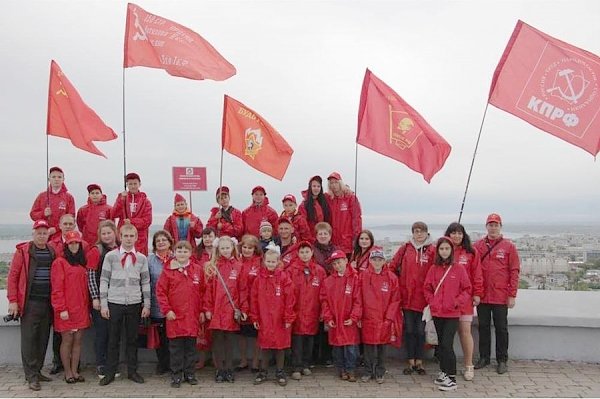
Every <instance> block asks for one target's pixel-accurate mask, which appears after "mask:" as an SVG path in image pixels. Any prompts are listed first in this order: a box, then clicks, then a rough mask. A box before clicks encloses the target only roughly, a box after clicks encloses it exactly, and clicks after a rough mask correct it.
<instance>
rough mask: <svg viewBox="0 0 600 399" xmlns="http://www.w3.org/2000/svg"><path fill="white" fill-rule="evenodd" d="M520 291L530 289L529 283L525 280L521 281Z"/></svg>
mask: <svg viewBox="0 0 600 399" xmlns="http://www.w3.org/2000/svg"><path fill="white" fill-rule="evenodd" d="M519 289H521V290H526V289H529V282H528V281H527V280H525V279H519Z"/></svg>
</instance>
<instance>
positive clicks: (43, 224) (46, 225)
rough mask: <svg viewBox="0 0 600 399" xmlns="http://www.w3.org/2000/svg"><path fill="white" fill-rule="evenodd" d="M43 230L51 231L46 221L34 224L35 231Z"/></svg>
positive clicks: (41, 220)
mask: <svg viewBox="0 0 600 399" xmlns="http://www.w3.org/2000/svg"><path fill="white" fill-rule="evenodd" d="M41 228H44V229H49V228H50V225H49V224H48V222H46V221H45V220H44V219H40V220H36V221H35V223H33V229H34V230H37V229H41Z"/></svg>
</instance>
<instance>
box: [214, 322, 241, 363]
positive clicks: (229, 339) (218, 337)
mask: <svg viewBox="0 0 600 399" xmlns="http://www.w3.org/2000/svg"><path fill="white" fill-rule="evenodd" d="M212 339H213V345H212V351H213V359H219V362H221V364H217V365H216V366H215V367H216V368H217V369H218V370H231V369H232V368H233V345H235V344H234V342H235V340H236V333H235V332H233V331H224V330H212Z"/></svg>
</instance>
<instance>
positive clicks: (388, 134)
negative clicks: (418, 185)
mask: <svg viewBox="0 0 600 399" xmlns="http://www.w3.org/2000/svg"><path fill="white" fill-rule="evenodd" d="M356 142H357V143H358V144H360V145H362V146H365V147H367V148H370V149H372V150H373V151H375V152H378V153H380V154H382V155H385V156H387V157H390V158H392V159H395V160H396V161H399V162H402V163H403V164H405V165H406V166H408V167H409V168H411V169H412V170H414V171H415V172H419V173H421V174H422V175H423V178H424V179H425V181H427V183H430V182H431V178H432V177H433V176H434V175H435V174H436V173H437V172H438V171H439V170H440V169H441V168H442V167H443V166H444V163H445V162H446V158H448V155H450V150H451V147H450V145H449V144H448V143H447V142H446V140H444V138H443V137H442V136H440V135H439V134H438V133H437V132H436V131H435V130H434V129H433V128H432V127H431V126H429V124H428V123H427V122H426V121H425V119H423V117H422V116H421V115H419V113H418V112H417V111H415V110H414V109H413V108H412V107H411V106H410V105H408V104H407V103H406V102H405V101H404V100H403V99H402V97H400V96H399V95H398V94H397V93H396V92H395V91H394V90H392V89H391V88H390V87H389V86H388V85H386V84H385V83H384V82H382V81H381V80H379V78H377V76H375V75H374V74H373V73H372V72H371V71H370V70H368V69H367V71H366V73H365V79H364V80H363V86H362V92H361V95H360V107H359V109H358V133H357V135H356Z"/></svg>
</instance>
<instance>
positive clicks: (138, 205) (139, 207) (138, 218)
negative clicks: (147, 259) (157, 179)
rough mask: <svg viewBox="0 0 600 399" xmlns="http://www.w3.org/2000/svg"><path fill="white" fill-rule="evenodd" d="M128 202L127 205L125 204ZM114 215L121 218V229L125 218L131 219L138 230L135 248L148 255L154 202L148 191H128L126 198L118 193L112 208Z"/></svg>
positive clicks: (115, 217)
mask: <svg viewBox="0 0 600 399" xmlns="http://www.w3.org/2000/svg"><path fill="white" fill-rule="evenodd" d="M125 203H126V206H123V205H124V204H125ZM112 217H113V218H114V219H119V225H118V227H119V229H120V228H121V226H123V224H124V222H123V220H125V219H129V220H130V221H131V224H133V225H134V226H135V228H136V229H137V231H138V239H137V241H136V242H135V250H136V251H138V252H141V253H143V254H144V255H146V256H148V229H149V228H150V225H151V224H152V203H151V202H150V200H149V199H148V197H147V196H146V193H143V192H141V191H140V192H138V193H137V194H132V193H129V192H128V193H127V197H126V198H125V199H124V198H123V197H121V194H118V195H117V199H116V200H115V204H114V205H113V209H112Z"/></svg>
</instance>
